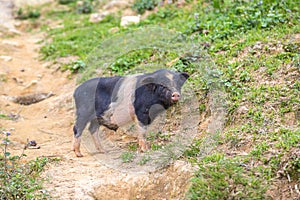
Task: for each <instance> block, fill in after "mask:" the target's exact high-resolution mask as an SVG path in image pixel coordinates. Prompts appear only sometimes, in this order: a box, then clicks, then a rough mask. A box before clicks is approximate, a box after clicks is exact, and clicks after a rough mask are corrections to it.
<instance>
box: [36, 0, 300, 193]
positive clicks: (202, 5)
mask: <svg viewBox="0 0 300 200" xmlns="http://www.w3.org/2000/svg"><path fill="white" fill-rule="evenodd" d="M214 2H215V3H209V2H203V1H201V2H194V3H188V4H187V5H186V6H185V7H184V8H177V7H175V6H172V5H171V6H166V7H163V8H160V9H159V10H158V11H157V12H156V13H153V14H152V15H150V16H148V17H147V19H145V20H144V21H142V22H141V23H140V24H139V25H132V26H130V27H128V28H126V29H125V28H120V27H119V21H120V20H119V17H118V16H108V17H107V18H106V20H104V21H103V22H101V23H99V24H91V23H89V22H88V16H86V15H79V14H76V13H75V12H73V11H72V10H73V8H74V7H73V6H74V5H73V4H71V5H70V6H69V7H68V9H70V10H69V11H59V10H53V11H51V12H47V17H48V18H51V19H54V18H56V17H54V16H55V15H57V14H58V13H59V17H58V18H57V19H60V20H62V25H63V27H62V28H50V27H45V28H49V29H48V31H49V39H50V40H49V42H48V43H46V44H45V46H44V47H43V48H42V49H41V53H42V55H43V57H44V59H50V60H53V59H55V58H58V57H62V56H68V55H76V56H79V58H80V59H81V60H84V59H85V57H86V55H87V54H88V53H89V52H90V51H91V50H92V49H93V48H94V47H95V45H97V44H99V43H100V42H101V41H102V40H103V39H105V38H107V37H110V36H111V35H112V33H111V30H110V29H111V28H114V27H119V31H118V32H124V31H126V30H134V29H136V28H138V27H143V26H147V25H160V26H162V27H166V28H170V29H175V30H178V31H181V32H183V33H185V34H187V35H193V36H194V38H195V42H197V43H198V44H199V45H203V46H205V48H206V49H207V51H208V52H209V54H210V56H211V57H212V58H213V61H214V62H215V63H216V66H217V71H216V74H217V76H218V81H219V82H220V83H221V84H223V85H224V87H225V89H226V92H227V94H228V107H227V111H228V116H227V117H228V120H227V124H226V128H225V130H224V132H223V133H222V134H220V135H219V137H218V138H217V139H216V142H217V146H216V148H215V151H214V152H213V153H212V154H211V155H208V156H205V157H204V158H203V157H202V158H201V159H199V158H198V156H199V154H198V153H199V149H201V147H202V145H203V144H202V141H204V139H203V138H202V139H199V140H197V141H195V144H194V145H193V146H191V148H190V150H189V151H187V152H186V153H185V155H186V158H187V159H188V160H190V161H191V162H193V163H194V164H195V165H198V166H199V170H198V171H197V172H196V173H195V176H194V178H193V180H192V183H193V184H192V186H191V188H190V191H189V193H188V197H189V198H191V199H230V198H234V199H265V198H278V197H280V196H281V197H283V198H291V199H292V198H295V197H297V195H299V194H298V193H297V190H295V185H296V184H298V185H299V178H300V175H299V172H300V158H299V157H300V155H299V152H300V149H299V141H300V129H299V123H300V122H299V120H300V106H299V103H300V102H299V100H300V91H299V90H300V75H299V74H300V73H299V71H300V56H299V53H300V52H299V51H300V23H299V21H300V17H299V16H300V10H299V7H298V4H299V2H297V1H291V0H290V1H281V2H279V3H272V2H273V1H265V2H264V3H263V4H260V3H259V2H248V3H238V2H235V3H233V2H231V1H225V2H224V3H218V1H214ZM192 4H193V6H191V5H192ZM138 55H140V54H138ZM125 60H126V59H125ZM133 63H135V62H133ZM115 67H116V68H117V69H118V68H122V67H124V63H123V65H117V66H115ZM125 67H128V66H126V65H125ZM119 71H121V72H124V70H119ZM119 71H118V70H116V72H119ZM191 81H193V82H194V84H195V85H199V84H205V83H203V82H201V80H199V79H195V80H191ZM197 88H199V87H197ZM201 88H207V87H201ZM202 92H205V91H202ZM200 107H201V105H200ZM291 191H292V192H291Z"/></svg>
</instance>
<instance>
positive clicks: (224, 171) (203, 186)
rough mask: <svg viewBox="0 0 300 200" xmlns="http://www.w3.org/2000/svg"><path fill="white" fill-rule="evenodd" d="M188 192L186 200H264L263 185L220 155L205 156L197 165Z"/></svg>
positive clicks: (248, 172)
mask: <svg viewBox="0 0 300 200" xmlns="http://www.w3.org/2000/svg"><path fill="white" fill-rule="evenodd" d="M198 167H199V170H197V172H196V174H195V176H194V178H193V179H192V186H191V187H190V189H189V192H188V197H189V198H190V199H229V198H232V195H234V198H236V199H265V198H267V196H266V195H265V192H266V189H267V187H266V184H265V183H264V182H263V180H261V179H260V178H259V177H256V176H255V174H254V173H253V172H252V170H251V171H248V170H247V169H245V168H244V167H243V165H242V164H239V163H238V162H237V161H236V160H232V159H227V158H225V157H224V156H223V155H221V154H213V155H210V156H206V157H205V158H204V159H203V161H201V162H200V163H198Z"/></svg>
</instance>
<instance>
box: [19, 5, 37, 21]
mask: <svg viewBox="0 0 300 200" xmlns="http://www.w3.org/2000/svg"><path fill="white" fill-rule="evenodd" d="M40 16H41V13H40V11H39V10H37V9H34V8H31V7H27V8H25V9H23V8H20V9H19V10H18V11H17V17H16V18H17V19H23V20H25V19H36V18H39V17H40Z"/></svg>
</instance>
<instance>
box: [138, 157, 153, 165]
mask: <svg viewBox="0 0 300 200" xmlns="http://www.w3.org/2000/svg"><path fill="white" fill-rule="evenodd" d="M150 160H151V157H150V156H149V155H145V156H143V157H142V159H141V160H140V161H139V162H138V164H139V165H144V164H146V163H147V162H149V161H150Z"/></svg>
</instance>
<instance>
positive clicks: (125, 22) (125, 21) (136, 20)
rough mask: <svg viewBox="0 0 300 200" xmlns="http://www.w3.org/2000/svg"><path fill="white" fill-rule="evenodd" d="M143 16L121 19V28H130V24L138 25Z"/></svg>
mask: <svg viewBox="0 0 300 200" xmlns="http://www.w3.org/2000/svg"><path fill="white" fill-rule="evenodd" d="M140 19H141V16H140V15H138V16H123V17H122V18H121V26H128V25H129V24H138V23H139V22H140Z"/></svg>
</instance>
